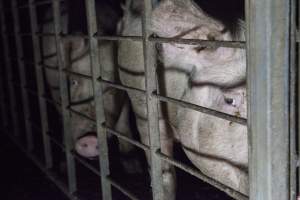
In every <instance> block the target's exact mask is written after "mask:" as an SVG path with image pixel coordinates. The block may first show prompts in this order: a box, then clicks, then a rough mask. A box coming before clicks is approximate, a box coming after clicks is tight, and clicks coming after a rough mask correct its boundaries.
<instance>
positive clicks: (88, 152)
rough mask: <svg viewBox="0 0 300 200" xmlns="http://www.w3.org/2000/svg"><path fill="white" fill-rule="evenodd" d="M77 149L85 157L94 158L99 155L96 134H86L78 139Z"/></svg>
mask: <svg viewBox="0 0 300 200" xmlns="http://www.w3.org/2000/svg"><path fill="white" fill-rule="evenodd" d="M75 151H76V152H77V153H78V154H79V155H80V156H83V157H85V158H90V159H93V158H95V157H96V156H98V155H99V145H98V140H97V136H96V134H93V135H91V134H86V135H84V136H82V137H80V138H78V139H77V141H76V143H75Z"/></svg>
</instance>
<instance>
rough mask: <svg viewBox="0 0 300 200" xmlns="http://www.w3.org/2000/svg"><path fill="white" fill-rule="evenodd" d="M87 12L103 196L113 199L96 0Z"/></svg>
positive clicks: (91, 1) (89, 0)
mask: <svg viewBox="0 0 300 200" xmlns="http://www.w3.org/2000/svg"><path fill="white" fill-rule="evenodd" d="M85 2H86V4H85V6H86V14H87V22H88V36H89V44H90V59H91V67H92V79H93V91H94V97H95V98H94V101H95V109H96V124H97V135H98V143H99V146H100V154H99V160H100V172H101V184H102V197H103V199H105V200H111V199H112V196H111V185H110V183H109V182H108V181H107V178H106V177H107V176H108V175H109V173H110V172H109V159H108V146H107V137H106V130H105V129H104V128H103V126H102V124H103V123H105V116H104V105H103V103H104V102H103V92H102V83H101V82H100V81H97V78H99V77H101V66H100V64H101V63H100V62H99V53H100V51H99V48H98V41H97V39H96V38H95V37H94V35H96V34H97V18H96V10H95V8H96V6H95V1H94V0H86V1H85Z"/></svg>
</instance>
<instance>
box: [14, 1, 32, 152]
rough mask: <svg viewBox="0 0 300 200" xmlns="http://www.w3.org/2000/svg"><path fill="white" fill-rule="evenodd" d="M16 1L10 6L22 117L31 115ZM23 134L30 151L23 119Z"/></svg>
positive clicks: (27, 131)
mask: <svg viewBox="0 0 300 200" xmlns="http://www.w3.org/2000/svg"><path fill="white" fill-rule="evenodd" d="M16 5H17V2H16V0H12V1H11V8H12V14H13V20H14V33H15V40H16V48H17V61H18V67H19V76H20V81H21V85H22V87H21V93H22V104H23V109H24V110H23V115H24V119H26V118H28V117H30V116H31V113H30V109H29V98H28V93H27V92H26V89H25V86H26V85H27V80H26V77H25V76H26V74H25V66H24V62H23V61H22V59H21V58H22V57H23V56H24V54H23V44H22V38H21V37H20V35H19V34H18V33H19V32H20V22H19V14H18V9H17V8H16ZM25 134H26V139H27V150H28V151H29V152H30V151H32V150H33V138H32V130H31V126H30V124H29V123H28V122H27V121H25Z"/></svg>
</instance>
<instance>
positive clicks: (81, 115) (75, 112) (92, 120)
mask: <svg viewBox="0 0 300 200" xmlns="http://www.w3.org/2000/svg"><path fill="white" fill-rule="evenodd" d="M67 109H68V110H69V111H70V112H71V113H73V114H76V115H78V116H80V117H82V118H84V119H87V120H89V121H91V122H93V123H96V120H95V119H93V118H91V117H89V116H87V115H85V114H82V113H80V112H78V111H76V110H74V109H72V108H71V107H70V106H68V108H67Z"/></svg>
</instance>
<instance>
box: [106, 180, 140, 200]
mask: <svg viewBox="0 0 300 200" xmlns="http://www.w3.org/2000/svg"><path fill="white" fill-rule="evenodd" d="M106 179H107V180H108V182H109V183H110V184H111V185H112V186H114V187H115V188H117V189H118V190H119V191H121V192H122V193H123V194H125V195H126V196H127V197H129V198H130V199H132V200H139V198H138V197H137V196H136V195H135V194H133V193H132V192H130V191H128V190H127V189H125V188H124V187H123V186H122V185H120V184H119V183H117V182H116V181H115V180H113V178H111V177H109V176H107V177H106Z"/></svg>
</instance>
